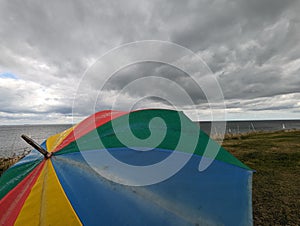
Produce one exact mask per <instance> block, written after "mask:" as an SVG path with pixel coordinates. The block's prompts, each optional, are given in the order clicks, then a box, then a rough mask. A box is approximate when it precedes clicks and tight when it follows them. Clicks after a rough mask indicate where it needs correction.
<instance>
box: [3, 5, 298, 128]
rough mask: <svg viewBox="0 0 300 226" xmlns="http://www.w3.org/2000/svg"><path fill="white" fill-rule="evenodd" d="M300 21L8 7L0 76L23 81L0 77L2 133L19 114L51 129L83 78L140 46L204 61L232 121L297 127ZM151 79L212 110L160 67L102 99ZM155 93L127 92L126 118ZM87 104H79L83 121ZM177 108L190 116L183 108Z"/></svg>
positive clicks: (120, 76)
mask: <svg viewBox="0 0 300 226" xmlns="http://www.w3.org/2000/svg"><path fill="white" fill-rule="evenodd" d="M299 11H300V4H299V1H296V0H286V1H281V0H254V1H247V0H238V1H233V0H214V1H207V0H203V1H187V2H185V1H179V0H178V1H152V2H148V1H126V2H124V1H113V2H109V1H92V0H87V1H68V0H67V1H8V0H4V1H1V3H0V40H1V41H0V51H1V55H0V73H7V72H10V73H12V74H15V75H16V76H17V78H18V79H15V80H14V81H13V80H9V79H7V78H1V76H0V79H1V81H0V82H1V84H0V92H1V99H0V120H1V117H2V118H3V119H2V120H1V121H0V123H7V121H6V120H9V121H11V122H13V119H14V118H15V119H17V118H18V120H19V119H20V118H22V116H20V114H24V115H26V114H28V115H29V116H28V117H31V116H30V114H33V115H34V116H32V119H33V118H34V120H37V119H38V115H41V119H42V118H43V116H42V115H43V114H44V115H47V114H48V115H52V116H53V118H52V119H53V120H54V121H55V120H58V119H60V118H61V117H63V115H66V117H67V116H69V115H70V114H71V112H72V98H73V97H74V95H75V93H76V89H77V86H78V84H79V82H80V78H81V76H82V75H83V73H84V72H85V70H86V69H87V68H88V67H89V66H91V64H92V63H93V62H95V60H96V59H97V58H98V57H100V56H101V55H103V54H104V53H106V52H107V51H109V50H110V49H112V48H114V47H116V46H118V45H120V44H124V43H127V42H132V41H137V40H143V39H159V40H166V41H172V42H175V43H178V44H180V45H182V46H184V47H187V48H190V49H191V50H192V51H194V52H196V53H197V54H198V55H199V56H201V57H202V58H203V59H204V61H205V62H206V63H207V65H208V66H209V67H210V69H211V70H212V72H213V73H214V75H215V76H216V77H217V78H218V81H219V83H220V85H221V88H222V90H223V92H224V97H225V99H226V103H227V104H228V110H229V114H230V111H232V113H233V114H234V117H239V116H238V115H236V113H235V111H236V112H243V111H248V112H252V111H256V112H259V113H260V114H266V115H270V117H272V112H271V111H273V112H275V111H281V112H285V113H288V114H290V115H293V116H291V117H296V116H297V113H298V112H299V108H300V106H299V98H298V97H299V96H298V94H299V93H300V88H299V87H300V76H299V73H300V67H299V65H300V45H299V37H300V17H299V13H298V12H299ZM162 54H168V53H162ZM116 60H117V59H116ZM191 61H192V59H191ZM153 75H157V76H162V77H164V78H167V79H170V80H172V81H174V82H176V83H177V84H179V85H180V86H181V87H182V88H184V89H185V90H186V91H187V93H188V94H189V95H190V97H191V98H192V99H193V101H194V103H195V105H196V106H197V108H199V109H202V110H203V106H207V105H205V104H206V100H205V95H204V93H203V92H202V91H201V89H199V87H197V86H196V84H195V83H194V82H193V81H192V80H191V79H190V78H189V76H187V75H185V74H184V73H183V72H181V71H179V70H176V69H174V68H171V67H168V66H162V65H161V64H155V63H152V64H151V63H145V64H139V65H132V66H130V67H127V68H124V69H122V70H121V71H119V72H118V73H117V74H116V75H115V77H113V78H112V79H111V80H110V82H109V83H107V84H106V86H105V89H104V91H105V92H104V93H105V94H106V95H113V96H110V97H112V98H111V99H114V97H116V96H117V94H118V91H119V90H120V89H122V88H123V87H124V86H125V85H127V84H129V83H130V82H132V81H134V80H137V79H139V78H140V77H142V76H153ZM91 83H92V85H94V86H92V89H91V90H90V95H97V93H98V91H97V84H96V83H95V82H94V81H91ZM155 89H157V90H155ZM153 90H155V91H156V92H157V93H159V92H162V91H161V90H159V89H158V88H156V86H155V83H153V84H151V86H150V85H149V84H144V85H143V86H140V87H139V88H138V89H136V90H129V91H128V92H127V93H126V98H125V97H124V101H123V102H122V104H120V108H122V107H124V106H126V105H128V104H129V102H130V101H134V100H135V99H136V98H137V97H142V96H143V95H146V94H147V93H151V92H152V91H153ZM150 91H151V92H150ZM174 92H176V90H174ZM169 95H172V92H170V93H169ZM287 96H288V99H286V97H287ZM99 98H100V99H99V101H98V102H97V107H98V109H103V108H105V107H108V106H109V101H110V100H109V99H110V98H109V97H106V96H102V97H99ZM280 98H281V99H280ZM282 100H284V101H283V102H288V104H284V103H283V102H282ZM278 101H279V102H280V104H278V105H276V103H277V102H278ZM88 102H89V101H86V102H85V103H82V112H81V113H82V115H84V114H86V113H87V111H86V109H85V107H86V106H88V105H89V104H88ZM155 103H156V104H157V105H159V106H165V105H168V103H167V102H166V101H165V100H162V99H160V98H155V97H151V98H148V99H147V100H146V101H144V102H143V104H144V106H152V105H153V104H155ZM143 104H141V103H140V105H141V106H142V105H143ZM176 104H178V106H181V107H182V108H188V106H185V105H184V103H183V101H182V100H181V99H180V98H179V99H178V103H176ZM254 106H260V107H259V108H257V107H254ZM1 114H3V115H2V116H1ZM249 114H250V113H249ZM24 117H25V116H24ZM26 117H27V116H26ZM240 117H244V116H243V114H241V113H240ZM266 117H267V116H266ZM276 117H277V116H276ZM298 118H299V116H298ZM44 119H45V118H44ZM44 119H43V120H44ZM26 120H27V119H26ZM47 120H48V119H47Z"/></svg>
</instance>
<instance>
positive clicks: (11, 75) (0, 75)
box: [0, 72, 19, 79]
mask: <svg viewBox="0 0 300 226" xmlns="http://www.w3.org/2000/svg"><path fill="white" fill-rule="evenodd" d="M0 78H12V79H19V77H18V76H17V75H15V74H13V73H10V72H4V73H0Z"/></svg>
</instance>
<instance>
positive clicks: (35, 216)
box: [0, 109, 253, 225]
mask: <svg viewBox="0 0 300 226" xmlns="http://www.w3.org/2000/svg"><path fill="white" fill-rule="evenodd" d="M158 118H160V119H162V120H163V121H162V120H159V119H158ZM133 135H134V136H135V137H138V138H139V139H134V137H133ZM182 137H183V138H182ZM195 138H196V139H195ZM195 140H196V143H195ZM100 141H101V142H100ZM209 142H210V143H211V144H213V145H214V146H215V147H218V148H220V150H219V152H218V153H217V155H216V156H213V157H214V158H213V159H211V164H210V166H209V167H208V168H207V169H206V170H203V171H199V162H200V161H201V160H203V159H205V158H207V159H209V158H211V157H212V156H210V154H209V152H205V150H206V146H207V144H208V143H209ZM179 143H180V144H179ZM41 146H42V147H43V148H44V149H45V150H47V151H48V152H52V153H53V155H52V156H51V157H49V158H45V157H44V156H43V155H41V154H40V153H39V152H37V151H36V150H33V151H32V152H31V153H30V154H29V155H27V156H26V157H25V158H23V159H22V160H20V161H19V162H18V163H16V164H15V165H13V166H12V167H11V168H9V169H8V170H7V171H6V172H5V173H4V174H3V175H2V177H1V179H0V198H1V200H0V222H1V225H13V224H15V225H40V224H42V225H46V224H47V225H58V224H61V225H252V200H251V199H252V197H251V196H252V191H251V188H252V186H251V185H252V172H253V171H252V170H251V169H250V168H249V167H247V166H246V165H244V164H243V163H242V162H240V161H239V160H238V159H236V158H235V157H234V156H233V155H231V154H230V153H228V152H227V151H226V150H225V149H223V148H222V147H220V146H219V145H218V144H217V143H216V142H214V141H212V140H211V139H210V138H209V137H208V136H207V135H206V134H205V133H204V132H202V131H201V130H200V127H199V126H197V125H196V124H195V123H193V122H192V121H190V120H189V119H188V118H187V117H186V116H185V115H184V114H183V113H182V112H177V111H172V110H158V109H151V110H139V111H134V112H130V113H129V112H119V111H101V112H98V113H96V114H94V115H92V116H90V117H88V118H87V119H85V120H84V121H82V122H81V123H79V124H77V125H75V126H73V127H72V128H70V129H68V130H66V131H64V132H62V133H60V134H56V135H53V136H51V137H49V138H48V139H47V140H46V141H45V142H44V143H43V144H41ZM174 153H175V157H172V156H173V154H174ZM207 153H208V154H207ZM108 156H110V157H108ZM170 159H171V162H170ZM182 159H186V161H183V162H181V160H182ZM164 161H167V164H168V167H166V168H162V167H161V165H159V163H160V162H164ZM115 162H119V163H120V162H122V163H124V164H123V165H122V164H119V165H118V164H115ZM177 163H180V164H181V163H182V167H180V168H179V169H176V167H177V165H178V164H177ZM128 165H130V167H127V166H128ZM153 165H154V168H149V167H148V166H153ZM169 169H171V170H169ZM168 170H169V171H170V172H167V171H168ZM171 171H172V172H171ZM147 172H150V173H147ZM168 173H169V174H168ZM165 174H168V175H169V177H167V178H164V175H165ZM157 178H158V179H160V181H159V182H156V179H157Z"/></svg>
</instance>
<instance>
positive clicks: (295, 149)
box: [222, 131, 300, 225]
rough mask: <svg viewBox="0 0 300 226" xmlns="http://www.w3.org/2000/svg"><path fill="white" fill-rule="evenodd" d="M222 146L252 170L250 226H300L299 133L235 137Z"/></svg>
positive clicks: (269, 133) (264, 133) (283, 132)
mask: <svg viewBox="0 0 300 226" xmlns="http://www.w3.org/2000/svg"><path fill="white" fill-rule="evenodd" d="M222 145H223V147H224V148H226V149H227V150H228V151H229V152H231V153H232V154H233V155H235V156H236V157H237V158H239V159H240V160H241V161H242V162H244V163H245V164H247V165H248V166H249V167H251V168H252V169H255V170H256V173H254V175H253V218H254V225H300V217H299V216H300V131H279V132H268V133H266V132H260V133H253V134H246V135H238V136H235V137H230V138H226V139H225V140H224V142H223V144H222Z"/></svg>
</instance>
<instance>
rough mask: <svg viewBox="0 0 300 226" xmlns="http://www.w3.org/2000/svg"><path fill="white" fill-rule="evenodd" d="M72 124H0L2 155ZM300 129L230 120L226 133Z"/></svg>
mask: <svg viewBox="0 0 300 226" xmlns="http://www.w3.org/2000/svg"><path fill="white" fill-rule="evenodd" d="M219 124H220V123H218V122H216V123H215V125H214V127H213V128H211V123H210V122H200V127H201V129H203V130H204V131H205V132H206V133H208V134H210V130H211V132H212V134H215V133H218V127H219ZM71 126H72V125H18V126H0V157H10V156H13V155H14V154H15V155H18V154H21V153H23V152H24V150H25V149H26V150H30V149H31V148H30V147H29V145H28V144H27V143H25V141H23V140H22V138H21V135H22V134H26V135H28V136H30V137H31V138H33V139H34V140H36V141H37V142H38V143H42V142H43V141H44V140H45V139H46V138H47V137H49V136H51V135H53V134H56V133H59V132H62V131H64V130H66V129H68V128H70V127H71ZM283 128H285V129H294V128H295V129H300V120H275V121H230V122H227V127H226V133H244V132H249V131H254V130H255V131H262V130H263V131H276V130H281V129H283Z"/></svg>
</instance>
